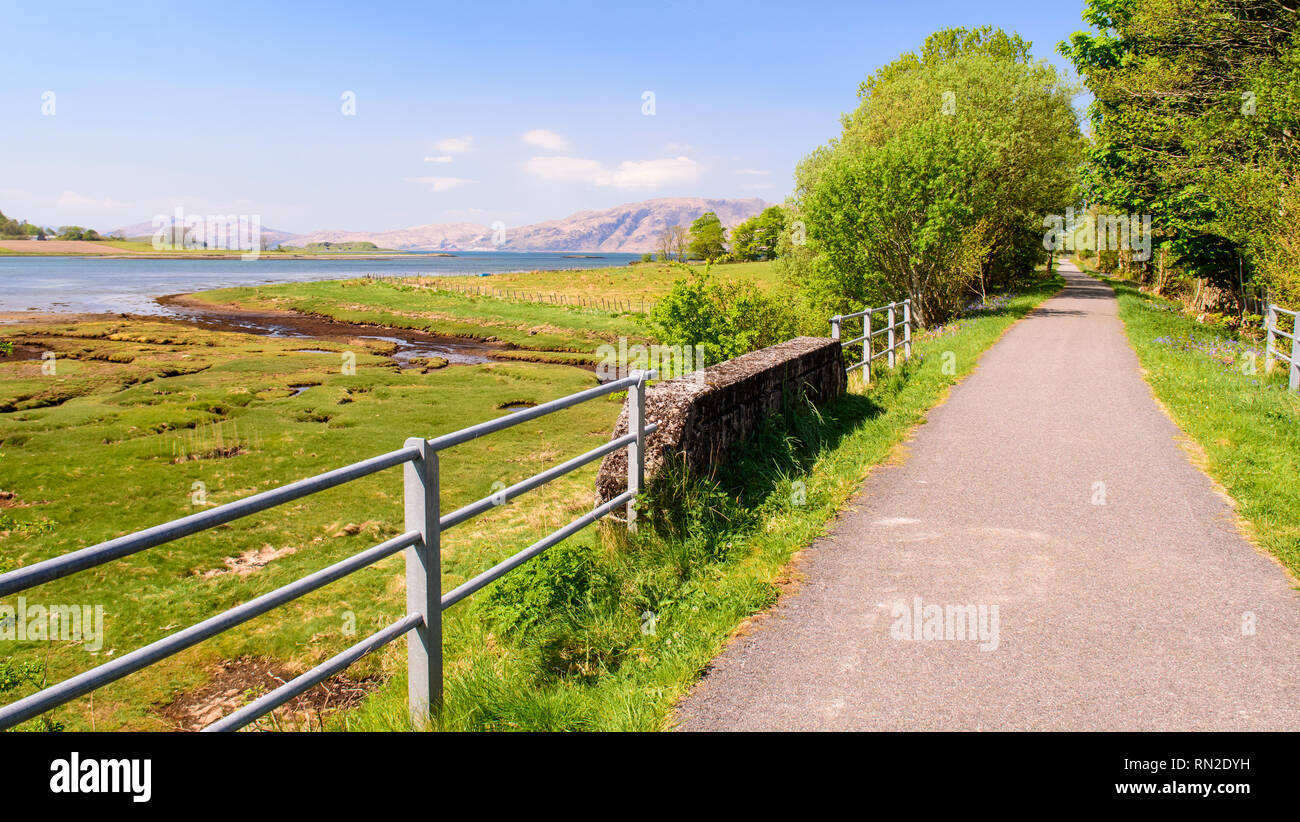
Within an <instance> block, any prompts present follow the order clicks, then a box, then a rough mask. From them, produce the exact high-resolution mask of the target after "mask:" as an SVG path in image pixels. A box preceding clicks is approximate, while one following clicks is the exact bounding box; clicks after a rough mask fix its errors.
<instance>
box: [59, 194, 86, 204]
mask: <svg viewBox="0 0 1300 822" xmlns="http://www.w3.org/2000/svg"><path fill="white" fill-rule="evenodd" d="M94 204H95V200H94V198H92V197H87V196H86V195H84V194H78V193H77V192H75V191H65V192H63V193H62V194H60V195H59V205H61V206H84V205H94Z"/></svg>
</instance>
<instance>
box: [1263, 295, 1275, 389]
mask: <svg viewBox="0 0 1300 822" xmlns="http://www.w3.org/2000/svg"><path fill="white" fill-rule="evenodd" d="M1264 328H1265V330H1266V332H1267V336H1266V337H1265V343H1264V373H1265V374H1271V373H1273V365H1274V359H1273V351H1274V348H1273V346H1274V345H1276V344H1277V336H1276V335H1275V334H1274V333H1273V329H1274V328H1277V306H1275V305H1273V304H1272V303H1270V304H1269V306H1268V313H1267V314H1265V315H1264Z"/></svg>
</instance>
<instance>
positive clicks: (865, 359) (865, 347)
mask: <svg viewBox="0 0 1300 822" xmlns="http://www.w3.org/2000/svg"><path fill="white" fill-rule="evenodd" d="M871 311H872V309H871V307H870V306H868V307H867V313H866V314H863V315H862V336H863V337H864V338H865V339H863V340H862V382H863V384H865V385H871Z"/></svg>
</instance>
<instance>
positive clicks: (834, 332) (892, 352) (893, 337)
mask: <svg viewBox="0 0 1300 822" xmlns="http://www.w3.org/2000/svg"><path fill="white" fill-rule="evenodd" d="M900 313H901V314H902V318H903V319H902V322H897V318H898V315H899V314H900ZM873 314H884V315H885V326H884V328H880V329H876V330H874V331H873V330H872V327H871V315H873ZM859 317H860V318H862V336H861V337H854V338H853V339H851V340H847V341H841V343H840V344H841V345H842V346H843V347H844V348H848V347H850V346H854V345H861V346H862V359H860V360H858V361H857V362H855V363H853V364H852V365H850V366H848V367H847V368H846V369H845V370H846V371H849V372H851V371H853V370H854V369H857V368H861V369H862V378H863V380H865V381H866V382H868V383H870V382H871V363H872V361H874V360H875V359H877V358H878V357H888V358H889V367H890V368H893V367H894V366H895V365H896V359H897V351H898V349H899V348H900V347H901V348H902V349H903V359H904V360H910V359H911V358H912V301H911V300H910V299H907V300H903V301H902V302H901V303H890V304H889V305H883V306H881V307H880V308H868V309H866V310H864V311H858V312H856V313H853V314H836V315H835V316H834V317H831V338H832V339H836V340H838V339H840V335H841V331H842V329H843V325H844V321H845V320H856V319H858V318H859ZM900 328H901V329H902V330H903V333H902V335H901V337H902V338H901V339H899V335H898V334H897V330H898V329H900ZM881 334H887V335H888V338H887V339H886V340H885V345H884V347H882V348H881V349H880V350H879V351H876V352H875V353H872V350H871V349H872V347H873V345H872V342H873V340H874V339H875V338H876V337H878V336H880V335H881Z"/></svg>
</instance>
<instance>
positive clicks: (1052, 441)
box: [676, 264, 1300, 731]
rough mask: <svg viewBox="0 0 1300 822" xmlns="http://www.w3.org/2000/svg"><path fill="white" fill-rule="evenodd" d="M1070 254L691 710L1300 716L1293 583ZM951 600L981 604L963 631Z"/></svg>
mask: <svg viewBox="0 0 1300 822" xmlns="http://www.w3.org/2000/svg"><path fill="white" fill-rule="evenodd" d="M1061 273H1062V275H1063V276H1064V277H1065V279H1066V281H1067V286H1066V288H1065V289H1064V290H1062V291H1061V292H1060V294H1058V295H1057V296H1056V297H1054V298H1052V299H1051V300H1048V301H1047V302H1045V303H1044V304H1043V305H1042V306H1041V307H1040V308H1039V309H1038V310H1037V311H1035V312H1034V313H1032V314H1031V315H1029V316H1028V317H1026V318H1025V319H1024V320H1022V321H1021V322H1019V323H1017V324H1016V325H1015V326H1013V327H1012V328H1011V329H1010V330H1009V331H1008V332H1007V334H1006V335H1005V336H1004V337H1003V338H1002V339H1001V340H1000V341H999V342H998V343H997V344H996V345H994V346H993V347H992V348H991V349H989V350H988V351H987V352H986V353H985V355H984V356H983V357H982V358H981V360H980V362H979V366H978V367H977V368H976V370H975V371H974V372H973V373H972V374H971V375H970V376H969V377H968V378H967V379H966V380H964V381H963V382H962V383H961V384H959V385H957V386H956V387H954V388H953V390H952V393H951V396H950V398H949V399H948V401H947V402H946V403H944V404H943V405H941V406H940V407H938V408H937V409H935V410H934V411H932V412H931V413H930V414H929V416H928V422H927V423H926V424H924V425H922V426H921V427H920V428H919V429H918V430H917V432H916V436H915V439H914V440H913V441H912V442H910V443H909V444H908V447H907V452H908V453H907V456H906V458H905V459H904V460H903V461H902V462H901V464H897V465H889V466H882V467H880V468H878V469H876V470H875V471H874V472H873V473H872V475H871V477H870V478H869V479H868V480H867V482H866V483H865V484H864V485H863V487H862V489H860V491H859V493H858V495H857V496H856V497H855V498H854V499H853V500H852V501H851V502H850V504H849V505H848V506H847V507H846V509H845V511H844V512H843V513H842V514H841V516H840V517H839V519H838V520H836V521H835V522H834V523H833V524H832V526H831V531H830V533H829V535H828V536H826V537H824V538H822V539H819V540H817V541H816V542H815V543H814V544H813V545H812V546H811V548H810V549H809V550H808V551H806V552H805V558H806V562H804V563H803V564H802V566H801V568H800V570H801V571H802V572H803V573H805V574H806V575H807V578H806V580H805V581H804V582H803V583H802V585H801V586H800V588H799V589H798V590H797V591H796V592H795V593H794V594H792V595H790V596H788V597H785V598H783V600H782V601H781V602H780V603H779V604H778V605H777V606H776V607H775V608H774V609H773V611H772V612H771V613H770V614H769V615H767V617H766V618H765V619H762V620H760V621H758V623H757V626H756V628H755V629H754V630H752V631H750V632H749V633H748V634H746V635H743V636H741V637H739V638H738V639H736V640H734V641H733V642H732V643H731V644H730V645H729V646H728V647H727V649H726V650H725V651H724V652H723V653H722V654H721V655H720V656H719V657H718V659H716V660H715V661H714V663H713V665H712V667H711V669H710V670H709V672H708V673H707V674H706V676H705V677H704V679H703V680H702V681H701V682H700V683H699V684H698V685H697V686H696V688H695V689H694V691H693V692H692V693H691V694H690V695H689V696H688V697H687V698H686V699H684V700H683V702H682V703H681V704H680V705H679V707H678V711H677V715H676V721H677V723H678V726H679V728H680V729H682V730H700V731H702V730H859V729H860V730H1103V729H1105V730H1212V729H1213V730H1247V731H1256V730H1292V731H1295V730H1300V592H1297V591H1296V590H1295V589H1294V587H1293V586H1294V584H1295V583H1294V582H1293V581H1292V580H1291V578H1290V577H1288V575H1287V574H1286V572H1285V571H1283V569H1282V568H1281V566H1280V565H1278V564H1277V563H1276V562H1274V561H1273V560H1272V559H1271V558H1269V557H1267V556H1264V555H1262V554H1261V553H1260V552H1259V551H1258V550H1256V549H1255V548H1254V547H1252V546H1251V545H1250V544H1249V543H1248V542H1247V541H1246V540H1245V539H1243V538H1242V537H1241V536H1240V535H1239V534H1238V532H1237V530H1236V527H1235V523H1234V517H1233V513H1232V510H1231V508H1230V507H1229V504H1228V503H1227V502H1226V501H1225V500H1224V499H1223V498H1222V497H1220V496H1219V495H1218V494H1217V493H1216V491H1215V490H1214V487H1213V486H1212V484H1211V482H1210V480H1209V479H1208V478H1207V477H1206V476H1205V475H1204V474H1202V473H1201V472H1200V471H1199V470H1198V469H1197V468H1196V467H1194V466H1193V464H1192V463H1191V462H1190V460H1189V458H1188V456H1187V454H1186V453H1185V452H1184V451H1183V450H1182V448H1181V447H1180V445H1179V444H1178V441H1177V438H1180V437H1181V436H1182V434H1181V432H1180V431H1179V430H1178V428H1177V427H1176V426H1175V425H1174V424H1173V423H1172V422H1170V420H1169V419H1168V418H1167V417H1166V416H1165V415H1164V413H1163V412H1162V411H1161V410H1160V408H1159V407H1158V406H1157V405H1156V402H1155V401H1154V399H1153V398H1152V395H1151V392H1150V390H1149V389H1148V387H1147V385H1146V383H1145V382H1144V381H1143V379H1142V377H1141V375H1140V373H1139V370H1138V361H1137V357H1136V355H1135V354H1134V353H1133V351H1132V349H1131V348H1130V347H1129V345H1128V342H1127V340H1126V338H1125V336H1124V331H1123V327H1122V326H1121V323H1120V321H1119V319H1118V317H1117V316H1116V300H1115V297H1114V294H1113V293H1112V292H1111V290H1110V289H1109V288H1108V287H1107V286H1106V285H1104V284H1102V283H1100V282H1097V281H1095V280H1093V279H1091V278H1089V277H1087V276H1085V275H1083V274H1081V273H1080V272H1079V271H1078V269H1077V268H1074V267H1073V266H1071V265H1068V264H1067V265H1064V266H1062V270H1061ZM1098 483H1104V485H1099V484H1098ZM1098 503H1104V504H1098ZM917 598H919V599H920V601H921V608H920V611H921V618H920V620H919V626H920V629H921V630H920V631H919V632H916V631H914V630H913V629H914V628H916V627H917V625H918V620H917V619H916V618H914V616H913V614H912V611H914V610H916V608H915V606H916V602H917ZM931 605H937V606H939V616H938V617H937V618H936V617H935V613H934V609H932V608H929V607H928V606H931ZM948 606H975V608H974V617H975V619H974V622H975V623H976V630H975V631H973V632H972V634H973V635H974V636H973V638H968V639H961V638H959V637H960V636H961V635H962V634H965V633H966V631H965V627H966V626H965V625H964V624H963V623H964V622H965V620H963V619H959V616H961V617H965V616H967V615H969V614H971V613H972V612H971V610H970V609H960V610H959V609H958V608H956V607H954V608H953V609H951V611H950V609H949V608H948ZM992 606H997V623H996V627H997V630H996V632H995V631H994V630H993V625H994V623H993V614H994V611H993V607H992ZM904 607H905V608H906V611H904V610H903V608H904ZM981 617H982V618H983V622H982V626H983V627H984V629H985V630H984V631H983V637H981V636H980V634H979V631H978V628H979V627H980V625H981V622H980V618H981ZM927 618H928V619H929V620H930V626H931V633H930V634H929V635H930V636H933V635H934V634H933V631H934V630H935V629H938V630H939V632H940V635H942V636H944V638H943V639H926V638H925V637H926V636H927V630H926V620H927ZM904 626H905V627H904ZM1252 626H1253V634H1252V633H1251V629H1252ZM949 627H951V629H952V633H953V637H954V638H952V639H948V638H947V629H948V628H949ZM909 635H915V636H917V637H919V638H908V637H909ZM967 635H968V636H970V634H967ZM994 637H996V638H995V639H994ZM994 646H996V647H994ZM982 648H983V649H982Z"/></svg>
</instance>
